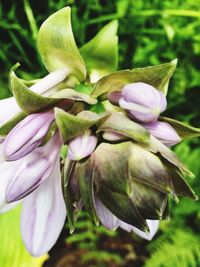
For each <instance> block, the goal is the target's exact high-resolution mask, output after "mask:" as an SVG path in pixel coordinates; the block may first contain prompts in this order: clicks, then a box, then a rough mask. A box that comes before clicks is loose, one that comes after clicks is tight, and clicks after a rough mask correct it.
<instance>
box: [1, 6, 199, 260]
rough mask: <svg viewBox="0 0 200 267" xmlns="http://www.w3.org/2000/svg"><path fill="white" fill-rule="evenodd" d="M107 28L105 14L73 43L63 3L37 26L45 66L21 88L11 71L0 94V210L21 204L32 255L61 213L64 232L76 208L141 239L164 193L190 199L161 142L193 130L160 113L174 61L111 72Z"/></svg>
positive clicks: (158, 213)
mask: <svg viewBox="0 0 200 267" xmlns="http://www.w3.org/2000/svg"><path fill="white" fill-rule="evenodd" d="M116 31H117V22H116V21H112V22H110V23H109V24H108V25H106V26H105V27H104V28H103V29H102V30H101V31H100V32H99V33H98V34H97V36H95V37H94V38H93V39H92V40H91V41H89V43H87V44H85V45H84V46H83V47H82V48H81V49H80V51H79V50H78V48H77V46H76V43H75V40H74V37H73V33H72V27H71V24H70V8H69V7H66V8H63V9H61V10H60V11H58V12H56V13H55V14H53V15H52V16H50V17H49V18H48V19H47V20H46V21H45V22H44V23H43V24H42V26H41V28H40V30H39V34H38V40H37V43H38V49H39V53H40V55H41V58H42V61H43V63H44V65H45V67H46V69H47V70H48V71H49V72H50V74H48V75H47V76H46V77H44V78H43V79H41V80H40V81H39V82H38V83H36V84H33V85H32V86H31V87H27V86H26V84H28V83H27V82H26V81H23V80H22V79H20V78H18V77H17V76H16V75H15V73H14V72H13V71H12V72H11V75H10V84H11V88H12V91H13V95H14V97H12V98H8V99H5V100H0V111H1V112H0V137H1V139H0V172H1V176H2V177H1V178H2V179H0V212H5V211H7V210H9V209H10V208H12V207H14V206H15V205H17V204H18V203H19V202H21V203H22V216H21V232H22V238H23V241H24V243H25V245H26V247H27V249H28V251H29V252H30V253H31V254H32V255H34V256H40V255H42V254H43V253H46V252H48V251H49V250H50V249H51V248H52V246H53V245H54V244H55V242H56V240H57V239H58V237H59V234H60V232H61V230H62V228H63V226H64V223H65V219H66V215H67V220H68V225H69V228H70V232H71V233H72V232H73V231H74V230H75V223H76V220H77V216H78V214H79V212H80V210H81V209H84V210H85V211H87V213H88V214H89V216H90V217H91V218H92V219H93V220H94V222H95V223H96V224H98V222H99V220H100V222H101V223H102V224H103V225H104V226H105V227H107V228H109V229H117V228H119V227H120V228H122V229H124V230H126V231H128V232H130V231H133V232H135V233H136V234H137V235H139V236H141V237H143V238H145V239H148V240H150V239H151V238H152V237H153V236H154V235H155V233H156V231H157V229H158V224H159V221H160V220H162V219H165V218H168V217H169V205H168V199H169V196H171V197H172V198H174V199H175V200H177V198H178V197H179V196H187V197H190V198H192V199H196V198H197V197H196V195H195V194H194V192H193V191H192V190H191V188H190V187H189V185H188V184H187V182H186V181H185V180H184V175H185V174H186V175H190V176H192V173H191V172H190V171H189V170H188V169H187V168H186V167H185V166H184V164H183V163H182V162H180V160H179V159H178V158H177V156H176V155H175V153H174V152H172V151H171V150H170V149H169V148H168V147H167V146H170V145H173V144H175V143H177V142H179V141H180V140H182V139H185V138H187V137H189V138H191V137H196V136H199V135H200V130H199V129H197V128H194V127H190V126H187V125H185V124H183V123H181V122H178V121H176V120H173V119H171V118H166V117H160V118H159V116H160V113H162V112H163V111H164V110H165V109H166V93H167V87H168V83H169V80H170V78H171V75H172V73H173V71H174V69H175V66H176V60H175V61H172V62H169V63H166V64H162V65H159V66H152V67H147V68H140V69H134V70H121V71H116V67H117V40H118V38H117V36H116ZM108 39H109V42H108ZM112 104H114V105H115V106H113V105H112ZM116 105H117V107H116ZM158 118H159V121H158ZM62 145H63V146H62Z"/></svg>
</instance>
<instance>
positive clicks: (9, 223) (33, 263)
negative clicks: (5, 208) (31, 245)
mask: <svg viewBox="0 0 200 267" xmlns="http://www.w3.org/2000/svg"><path fill="white" fill-rule="evenodd" d="M20 210H21V209H20V208H19V207H18V208H15V209H14V210H12V211H9V212H8V213H6V214H3V215H2V214H1V216H0V228H1V232H0V240H1V244H0V266H2V267H27V266H29V267H40V266H42V263H43V262H44V260H45V259H46V258H47V255H44V256H43V257H41V258H38V259H35V258H33V257H31V256H30V254H29V253H28V252H27V250H26V248H25V246H24V244H23V242H22V239H21V234H20V227H19V217H20Z"/></svg>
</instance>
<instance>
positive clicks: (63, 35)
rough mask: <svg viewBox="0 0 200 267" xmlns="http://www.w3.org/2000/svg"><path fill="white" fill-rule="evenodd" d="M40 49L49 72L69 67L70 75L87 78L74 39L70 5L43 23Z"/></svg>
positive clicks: (40, 32) (82, 79) (81, 79)
mask: <svg viewBox="0 0 200 267" xmlns="http://www.w3.org/2000/svg"><path fill="white" fill-rule="evenodd" d="M38 49H39V52H40V55H41V57H42V60H43V62H44V65H45V66H46V68H47V70H48V71H49V72H52V71H54V70H57V69H60V68H67V69H68V70H69V74H70V75H74V76H75V77H76V78H77V79H78V80H79V81H84V80H85V77H86V69H85V64H84V61H83V59H82V57H81V55H80V53H79V50H78V48H77V46H76V43H75V40H74V36H73V32H72V27H71V9H70V7H65V8H63V9H61V10H59V11H57V12H56V13H54V14H53V15H51V16H50V17H49V18H47V20H46V21H45V22H44V23H43V24H42V26H41V27H40V30H39V33H38Z"/></svg>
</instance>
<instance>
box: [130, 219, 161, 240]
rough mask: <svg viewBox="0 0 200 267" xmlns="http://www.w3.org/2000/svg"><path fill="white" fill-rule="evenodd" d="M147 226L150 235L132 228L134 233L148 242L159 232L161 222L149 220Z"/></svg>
mask: <svg viewBox="0 0 200 267" xmlns="http://www.w3.org/2000/svg"><path fill="white" fill-rule="evenodd" d="M147 224H148V226H149V230H150V231H149V233H146V232H143V231H140V230H139V229H137V228H136V227H132V231H133V232H134V233H135V234H136V235H138V236H140V237H142V238H144V239H147V240H151V239H152V238H153V237H154V235H155V234H156V232H157V230H158V226H159V221H158V220H147Z"/></svg>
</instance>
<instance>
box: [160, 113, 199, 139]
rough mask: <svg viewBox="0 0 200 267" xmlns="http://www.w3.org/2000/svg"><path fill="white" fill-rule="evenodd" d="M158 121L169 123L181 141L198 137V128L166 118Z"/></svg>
mask: <svg viewBox="0 0 200 267" xmlns="http://www.w3.org/2000/svg"><path fill="white" fill-rule="evenodd" d="M159 120H161V121H164V122H167V123H169V124H170V125H171V126H172V127H173V128H174V130H175V131H176V132H177V134H178V135H179V136H180V138H181V139H187V138H194V137H198V136H200V128H195V127H192V126H190V125H187V124H185V123H183V122H180V121H177V120H174V119H171V118H166V117H160V119H159Z"/></svg>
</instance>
